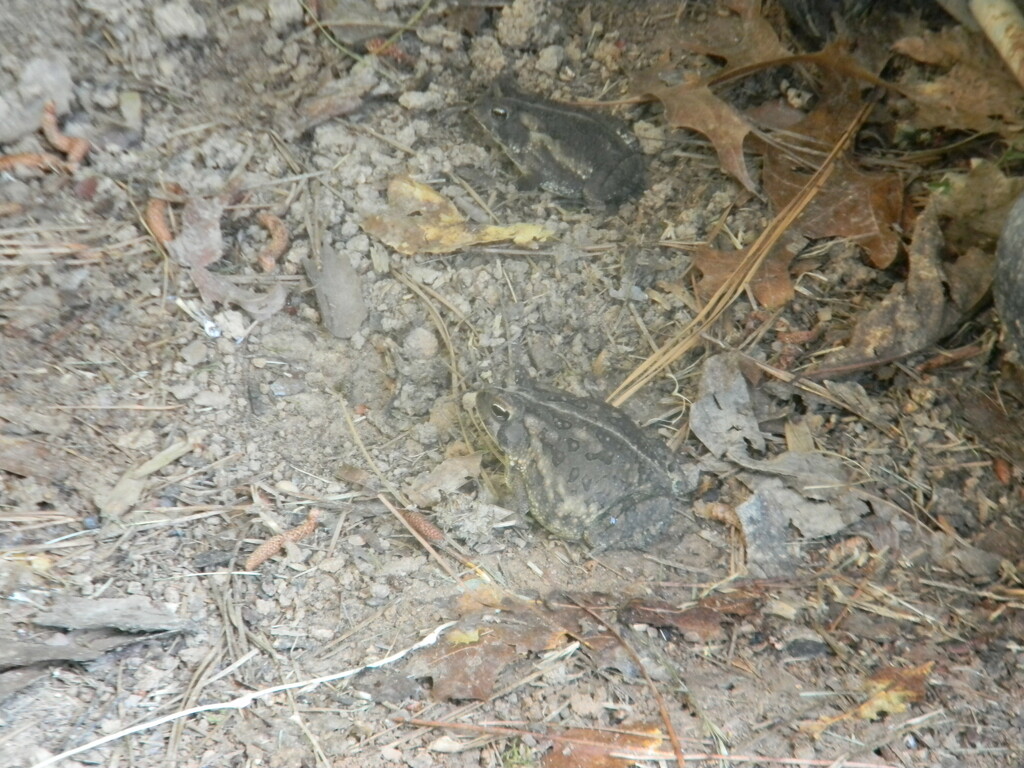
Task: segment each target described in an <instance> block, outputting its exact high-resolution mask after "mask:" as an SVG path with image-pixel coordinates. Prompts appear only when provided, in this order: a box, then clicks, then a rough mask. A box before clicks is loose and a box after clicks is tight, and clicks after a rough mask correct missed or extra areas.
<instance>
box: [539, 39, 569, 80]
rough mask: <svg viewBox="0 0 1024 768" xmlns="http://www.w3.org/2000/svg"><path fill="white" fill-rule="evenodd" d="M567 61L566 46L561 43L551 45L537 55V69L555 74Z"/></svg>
mask: <svg viewBox="0 0 1024 768" xmlns="http://www.w3.org/2000/svg"><path fill="white" fill-rule="evenodd" d="M563 61H565V48H563V47H562V46H560V45H549V46H548V47H547V48H545V49H544V50H542V51H541V52H540V53H539V54H538V55H537V69H539V70H540V71H541V72H546V73H547V74H549V75H554V74H556V73H557V72H558V68H559V67H560V66H562V62H563Z"/></svg>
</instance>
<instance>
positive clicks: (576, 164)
mask: <svg viewBox="0 0 1024 768" xmlns="http://www.w3.org/2000/svg"><path fill="white" fill-rule="evenodd" d="M473 116H474V117H475V118H476V119H477V121H479V123H480V124H481V125H482V126H483V127H484V130H486V131H487V133H488V134H489V135H490V136H491V137H492V138H493V139H494V141H496V142H497V143H498V144H499V145H500V146H501V148H502V149H503V150H505V153H506V154H507V155H508V156H509V158H510V159H511V160H512V162H513V163H515V165H516V167H517V168H518V169H519V171H520V172H521V173H522V179H521V180H520V186H521V187H523V188H532V187H540V188H541V189H545V190H547V191H549V192H552V193H554V194H556V195H561V196H563V197H566V198H583V200H584V201H585V202H586V203H587V204H589V205H592V206H595V207H614V206H618V205H620V204H621V203H624V202H625V201H626V200H628V199H630V198H632V197H635V196H636V195H639V194H640V193H641V192H642V191H643V188H644V161H643V156H642V154H641V153H640V149H639V146H638V144H637V141H636V138H635V137H634V136H633V135H632V134H631V133H630V132H629V130H628V128H627V126H626V125H625V123H622V122H621V121H619V120H617V119H615V118H613V117H609V116H608V115H601V114H597V113H594V112H591V111H589V110H585V109H581V108H579V107H574V106H570V105H568V104H562V103H559V102H556V101H550V100H548V99H543V98H541V97H539V96H534V95H531V94H527V93H523V92H522V91H520V90H518V88H516V86H515V85H514V84H512V83H511V82H510V81H509V80H507V79H501V80H499V81H497V82H495V83H494V84H493V85H492V86H491V90H490V91H489V92H488V93H487V94H486V95H485V96H483V97H482V98H481V99H480V100H479V101H477V102H476V104H474V105H473Z"/></svg>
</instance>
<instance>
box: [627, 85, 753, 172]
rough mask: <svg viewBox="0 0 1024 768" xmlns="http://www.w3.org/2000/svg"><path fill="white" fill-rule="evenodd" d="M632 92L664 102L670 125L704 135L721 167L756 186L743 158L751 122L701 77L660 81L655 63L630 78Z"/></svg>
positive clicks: (751, 128) (667, 120) (666, 116)
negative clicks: (716, 154) (666, 81)
mask: <svg viewBox="0 0 1024 768" xmlns="http://www.w3.org/2000/svg"><path fill="white" fill-rule="evenodd" d="M632 92H633V93H635V94H637V95H639V96H651V97H653V98H655V99H657V100H658V101H660V102H661V103H662V104H663V105H664V106H665V121H666V122H667V123H668V124H669V125H670V126H672V127H673V128H689V129H690V130H692V131H697V133H701V134H703V135H704V136H706V137H707V138H708V139H709V140H710V141H711V144H712V145H713V146H714V148H715V152H717V153H718V160H719V162H720V163H721V164H722V169H723V170H724V171H725V172H726V173H728V174H730V175H731V176H733V177H734V178H735V179H737V180H738V181H739V182H740V183H741V184H742V185H743V186H744V187H746V188H747V189H749V190H751V191H755V190H756V188H757V187H756V185H755V184H754V180H753V179H752V178H751V177H750V171H749V170H747V163H746V161H745V160H744V158H743V141H744V139H746V137H747V134H749V133H750V132H751V131H752V130H753V126H752V125H751V124H750V122H749V121H748V120H747V119H746V118H745V117H743V115H741V114H740V113H739V112H737V111H736V110H735V109H734V108H733V107H731V106H729V104H727V103H726V102H724V101H723V100H722V99H720V98H718V97H717V96H715V94H713V93H712V92H711V89H710V88H708V86H707V85H706V83H705V82H704V81H703V80H701V79H700V78H697V77H689V78H686V79H684V80H683V82H681V83H679V84H678V85H664V84H663V80H662V73H661V70H660V68H658V67H655V68H654V69H651V70H648V71H647V72H644V73H642V74H641V75H639V76H638V77H637V78H636V79H635V80H634V82H633V86H632Z"/></svg>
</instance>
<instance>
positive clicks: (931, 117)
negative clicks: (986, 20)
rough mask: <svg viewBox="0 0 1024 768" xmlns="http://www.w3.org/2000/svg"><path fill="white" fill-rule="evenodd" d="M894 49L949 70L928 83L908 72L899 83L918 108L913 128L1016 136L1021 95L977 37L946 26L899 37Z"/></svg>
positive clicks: (915, 72)
mask: <svg viewBox="0 0 1024 768" xmlns="http://www.w3.org/2000/svg"><path fill="white" fill-rule="evenodd" d="M893 49H894V50H895V51H896V52H898V53H902V54H905V55H907V56H909V57H911V58H913V59H915V60H917V61H920V62H922V63H925V64H929V65H932V66H939V67H948V69H947V71H946V72H945V73H944V74H942V75H939V76H938V77H936V78H934V79H931V80H922V79H919V78H920V70H914V69H909V70H908V71H907V77H906V79H905V80H904V82H903V83H901V85H902V88H903V90H904V92H905V93H907V94H908V95H909V96H910V97H911V98H913V99H914V101H915V103H916V105H917V111H916V112H915V113H914V115H913V116H912V117H911V118H910V124H911V125H912V126H913V127H915V128H921V129H927V128H948V129H951V130H965V131H977V132H979V133H990V132H995V133H999V134H1001V135H1003V136H1010V135H1014V134H1017V133H1019V132H1020V130H1021V127H1022V125H1021V120H1020V115H1021V111H1022V108H1024V91H1022V90H1021V87H1020V85H1019V84H1018V83H1017V81H1016V80H1015V79H1014V78H1013V76H1012V75H1011V74H1010V73H1009V72H1007V70H1006V67H1005V66H1004V64H1003V62H1002V60H1001V59H1000V58H999V57H998V56H997V55H996V54H995V53H994V52H993V51H992V49H991V47H990V46H989V45H988V43H987V42H986V40H985V39H984V38H983V37H982V36H980V35H975V34H972V33H971V32H969V31H968V30H966V29H964V28H963V27H962V26H947V27H944V28H943V29H941V30H939V31H937V32H925V33H924V34H922V35H918V36H914V37H906V38H903V39H902V40H899V41H897V42H896V43H895V44H894V45H893Z"/></svg>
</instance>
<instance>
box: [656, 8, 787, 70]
mask: <svg viewBox="0 0 1024 768" xmlns="http://www.w3.org/2000/svg"><path fill="white" fill-rule="evenodd" d="M729 6H730V7H731V9H732V10H733V11H735V14H732V15H724V14H722V15H709V16H708V19H707V22H706V24H703V25H693V26H691V27H689V28H686V27H683V28H681V29H680V32H679V34H678V36H676V35H675V34H673V38H674V39H673V41H672V42H673V43H675V44H676V45H678V46H680V47H682V48H683V49H685V50H688V51H691V52H693V53H702V54H705V55H707V56H714V57H717V58H722V59H725V61H726V62H727V66H726V67H725V69H724V70H723V71H722V72H719V73H718V75H717V76H718V77H721V76H723V75H725V74H728V73H729V72H732V71H734V70H737V69H743V68H745V67H752V66H755V65H757V64H763V63H767V62H771V61H774V60H777V59H783V58H788V57H790V56H792V55H793V54H792V52H790V51H788V50H787V49H786V47H785V46H784V45H783V44H782V43H781V42H780V41H779V36H778V35H777V34H776V33H775V28H774V27H772V25H771V24H770V23H769V22H768V21H767V20H766V19H765V18H764V17H763V16H762V15H761V3H760V2H749V1H740V0H734V1H733V2H730V3H729ZM691 30H692V31H691Z"/></svg>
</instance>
